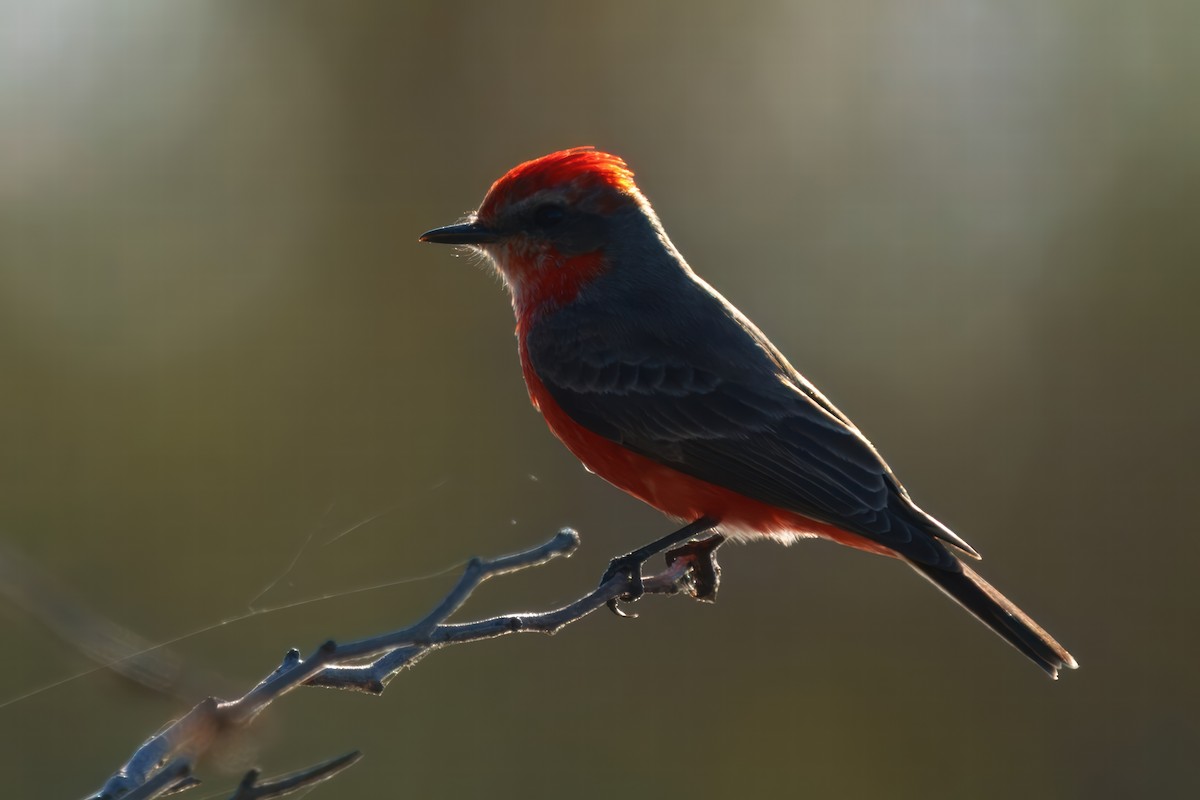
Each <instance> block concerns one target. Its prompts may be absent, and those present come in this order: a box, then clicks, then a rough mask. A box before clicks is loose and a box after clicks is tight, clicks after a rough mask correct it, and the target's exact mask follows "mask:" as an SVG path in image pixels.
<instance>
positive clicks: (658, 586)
mask: <svg viewBox="0 0 1200 800" xmlns="http://www.w3.org/2000/svg"><path fill="white" fill-rule="evenodd" d="M709 541H711V542H713V543H714V546H715V543H716V542H717V541H718V540H717V539H715V538H714V539H711V540H709ZM578 546H579V534H577V533H576V532H575V531H573V530H570V529H564V530H562V531H560V532H559V533H558V534H557V535H556V536H555V537H554V538H553V539H551V540H550V541H548V542H546V543H544V544H542V545H540V546H538V547H534V548H532V549H529V550H525V551H523V552H520V553H514V554H512V555H507V556H501V557H500V558H495V559H491V560H484V559H479V558H475V559H472V560H471V562H470V563H469V564H468V565H467V568H466V569H465V570H464V572H463V574H462V577H460V578H459V580H458V583H457V584H456V585H455V586H454V588H453V589H451V590H450V592H449V593H448V594H447V595H446V596H445V597H444V598H443V599H442V600H441V602H439V603H438V604H437V606H435V607H434V609H433V610H432V611H430V612H429V614H427V615H426V616H425V617H424V618H423V619H421V620H420V621H418V622H417V623H416V624H414V625H410V626H409V627H407V628H402V629H400V630H397V631H393V632H391V633H385V634H381V635H378V636H372V637H369V638H366V639H360V640H358V641H352V642H345V643H342V644H337V643H335V642H333V641H328V642H325V643H324V644H322V645H321V646H319V647H318V648H316V649H315V650H314V651H313V652H312V654H311V655H309V656H307V657H301V655H300V652H299V651H298V650H291V651H289V652H288V653H287V655H285V656H284V658H283V662H282V663H281V664H280V665H279V666H278V667H276V668H275V669H274V670H273V671H272V672H271V673H270V674H269V675H268V676H266V677H265V678H263V679H262V681H260V682H259V683H258V685H257V686H255V687H254V688H253V689H251V690H250V691H249V692H247V693H246V694H245V695H243V696H242V697H240V698H238V699H236V700H218V699H216V698H209V699H207V700H204V701H203V702H201V703H199V704H198V705H197V706H195V707H194V708H193V709H192V710H191V711H189V712H188V713H187V714H185V715H184V716H183V717H181V718H180V719H178V720H176V721H175V722H172V723H171V724H169V725H168V726H167V727H166V728H164V729H163V730H162V731H161V732H159V733H157V734H155V735H154V736H152V737H151V738H150V739H148V740H147V741H146V742H144V743H143V744H142V745H141V746H140V747H138V749H137V750H136V751H134V753H133V755H132V757H130V759H129V760H128V761H127V762H125V764H124V765H123V766H122V767H121V768H120V769H119V770H118V771H117V772H116V773H115V774H113V775H112V777H110V778H109V779H108V781H107V782H106V783H105V784H104V786H103V788H101V789H100V791H99V792H97V793H96V794H94V795H91V800H135V798H137V799H140V798H146V799H148V798H155V797H162V796H164V795H166V794H171V793H174V792H178V791H183V790H185V789H189V788H191V787H192V786H194V785H196V784H197V783H198V781H196V779H195V778H193V777H192V772H193V770H194V767H195V765H196V762H197V761H198V760H199V759H200V758H201V757H203V756H204V754H205V753H206V752H208V750H209V749H210V748H211V747H212V745H213V743H214V742H216V741H217V740H218V739H219V738H221V737H222V736H223V735H225V734H227V733H229V732H230V731H233V730H236V729H240V728H244V727H245V726H247V725H249V724H250V723H251V722H252V721H253V720H254V718H255V717H256V716H258V714H260V713H262V711H263V710H264V709H265V708H266V707H267V706H269V705H270V704H271V703H272V702H274V701H275V700H277V699H278V698H279V697H282V696H283V695H284V694H287V693H288V692H290V691H292V690H293V689H295V688H297V687H299V686H322V687H329V688H337V689H352V690H356V691H361V692H368V693H372V694H379V693H380V692H382V691H383V690H384V687H385V686H386V685H387V683H388V681H389V680H390V679H391V678H392V677H394V676H395V675H396V673H397V672H399V671H400V670H402V669H404V668H405V667H408V666H411V665H413V664H415V663H416V662H417V661H418V660H420V659H421V658H423V657H425V656H426V655H428V654H429V653H431V652H433V651H434V650H439V649H441V648H444V647H448V646H450V645H455V644H465V643H466V642H477V641H480V640H482V639H493V638H496V637H498V636H505V635H508V634H511V633H544V634H554V633H556V632H558V631H559V630H561V629H562V628H563V627H564V626H566V625H569V624H571V623H572V622H576V621H578V620H580V619H582V618H583V617H585V616H587V615H588V614H591V613H592V612H593V611H595V610H596V609H598V608H603V607H604V606H605V605H606V604H608V602H609V601H610V600H613V599H615V598H620V597H622V596H623V595H626V594H628V593H629V592H630V590H631V589H632V588H633V583H634V581H633V579H632V578H631V577H630V576H629V575H625V574H616V575H613V576H612V577H611V578H609V579H608V580H606V581H604V582H603V583H602V584H601V585H600V586H597V587H596V588H595V589H593V590H592V591H590V592H588V593H587V594H585V595H583V596H582V597H580V598H579V599H577V600H575V601H574V602H572V603H569V604H568V605H565V606H563V607H561V608H556V609H552V610H549V611H540V612H529V613H520V614H507V615H503V616H498V617H490V618H488V619H481V620H477V621H474V622H459V623H451V622H447V621H446V620H448V619H449V618H450V617H451V616H452V615H453V614H454V613H455V612H456V611H458V610H459V609H460V608H461V607H462V606H463V604H464V603H465V602H466V601H467V600H468V599H469V598H470V596H471V594H472V593H473V592H474V591H475V589H476V588H478V587H479V585H480V584H481V583H483V582H484V581H486V580H488V579H489V578H493V577H496V576H497V575H506V574H508V573H511V572H516V571H518V570H522V569H527V568H529V567H536V566H540V565H542V564H545V563H547V562H548V561H551V560H553V559H555V558H558V557H560V556H563V557H566V556H570V555H571V554H572V553H573V552H574V551H575V549H576V548H577V547H578ZM714 546H709V547H707V548H705V547H700V548H698V549H694V550H687V549H684V548H681V549H680V550H676V551H673V552H672V554H669V555H668V566H667V567H666V568H665V569H664V570H663V571H662V572H659V573H657V574H654V575H651V576H648V577H644V578H643V579H642V586H643V589H644V592H645V593H646V594H678V593H686V594H689V595H691V596H693V597H696V596H700V597H701V598H705V597H708V596H711V594H712V592H713V591H715V583H714V584H713V585H712V586H711V587H708V586H706V587H705V589H704V590H702V591H701V592H699V593H698V592H697V591H696V587H695V586H694V585H693V583H692V576H693V574H694V573H695V574H700V575H704V576H709V575H711V576H713V577H714V578H715V574H716V562H715V558H714V555H713V550H714ZM705 580H706V581H707V579H705ZM358 757H359V756H358V754H357V753H351V754H349V755H347V756H342V757H341V758H339V759H334V760H333V761H329V762H326V763H325V764H320V765H317V766H314V767H311V768H309V769H305V770H302V771H300V772H296V773H293V774H291V775H287V776H283V777H281V778H276V779H273V780H272V781H270V782H268V783H266V784H259V783H258V772H257V771H253V772H251V773H249V774H248V775H247V776H246V778H245V779H244V780H243V781H242V784H241V786H240V787H239V788H238V790H237V793H235V794H234V795H233V796H232V800H253V799H254V798H264V797H282V796H283V795H285V794H290V793H291V792H294V791H298V790H300V789H304V788H308V787H311V786H313V785H314V784H316V783H319V782H320V781H323V780H326V779H328V778H330V777H332V776H333V775H334V774H336V773H337V772H339V771H341V770H342V769H345V768H346V767H348V766H350V765H351V764H353V763H354V762H355V761H357V760H358Z"/></svg>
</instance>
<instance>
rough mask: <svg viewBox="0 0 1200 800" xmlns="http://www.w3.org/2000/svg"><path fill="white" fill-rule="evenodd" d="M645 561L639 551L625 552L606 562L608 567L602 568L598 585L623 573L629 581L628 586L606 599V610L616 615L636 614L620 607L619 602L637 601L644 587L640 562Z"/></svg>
mask: <svg viewBox="0 0 1200 800" xmlns="http://www.w3.org/2000/svg"><path fill="white" fill-rule="evenodd" d="M644 563H646V558H645V557H644V556H642V555H641V554H640V553H637V552H633V553H627V554H625V555H623V556H620V557H618V558H614V559H613V560H612V561H610V562H608V569H606V570H604V575H603V576H601V578H600V585H601V586H603V585H604V584H606V583H608V582H609V581H610V580H612V579H613V578H615V577H616V576H618V575H624V576H625V578H626V580H627V581H628V583H629V588H628V589H627V590H625V591H624V592H622V593H621V594H619V595H617V596H616V597H610V598H609V599H608V604H607V605H608V610H609V611H611V612H613V613H614V614H616V615H617V616H618V617H628V618H631V619H632V618H634V617H636V616H637V614H630V613H628V612H626V611H625V610H624V609H622V608H621V605H620V604H621V603H634V602H637V600H638V599H639V598H641V596H642V595H643V594H645V591H646V589H645V587H644V586H643V585H642V564H644Z"/></svg>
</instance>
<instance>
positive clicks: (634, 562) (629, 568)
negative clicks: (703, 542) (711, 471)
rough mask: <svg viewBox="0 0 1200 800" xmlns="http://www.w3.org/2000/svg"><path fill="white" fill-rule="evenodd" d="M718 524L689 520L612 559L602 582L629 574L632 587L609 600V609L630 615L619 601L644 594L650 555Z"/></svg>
mask: <svg viewBox="0 0 1200 800" xmlns="http://www.w3.org/2000/svg"><path fill="white" fill-rule="evenodd" d="M716 525H717V520H715V519H713V518H712V517H701V518H700V519H698V520H695V521H694V522H689V523H688V524H687V525H684V526H683V527H682V528H680V529H679V530H677V531H674V532H672V533H668V534H667V535H666V536H664V537H662V538H661V539H656V540H655V541H653V542H651V543H650V544H648V545H646V546H644V547H639V548H638V549H637V550H634V551H633V552H632V553H626V554H625V555H623V556H620V557H618V558H614V559H613V560H612V561H610V562H609V564H608V569H606V570H605V571H604V576H603V577H602V578H600V584H601V585H604V584H605V583H608V581H609V580H610V579H612V578H613V576H615V575H627V576H628V577H629V583H630V588H629V591H628V592H625V593H624V594H622V595H621V596H620V597H614V598H612V599H611V600H609V601H608V608H609V610H610V611H612V612H613V613H614V614H616V615H617V616H620V617H627V616H630V615H629V614H626V613H625V612H624V611H622V610H621V609H620V607H619V606H618V605H617V603H618V602H619V601H620V600H624V601H626V602H633V601H634V600H637V599H638V598H639V597H641V596H642V593H643V589H642V564H645V563H646V561H647V560H648V559H649V558H650V557H652V556H654V555H657V554H658V553H661V552H662V551H664V550H666V549H667V548H669V547H671V546H673V545H677V544H679V543H680V542H686V541H688V540H689V539H691V538H692V537H693V536H698V535H699V534H701V533H704V532H705V531H710V530H712V529H713V528H715V527H716ZM718 544H719V542H718ZM714 546H715V545H714Z"/></svg>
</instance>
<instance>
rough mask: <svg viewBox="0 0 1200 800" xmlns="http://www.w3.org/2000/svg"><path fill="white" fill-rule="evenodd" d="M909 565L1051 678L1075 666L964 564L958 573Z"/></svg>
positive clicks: (1075, 664) (1025, 618) (1037, 626)
mask: <svg viewBox="0 0 1200 800" xmlns="http://www.w3.org/2000/svg"><path fill="white" fill-rule="evenodd" d="M909 564H910V565H911V566H912V568H913V569H915V570H916V571H917V572H919V573H920V574H921V576H922V577H924V578H925V579H926V580H928V581H929V582H930V583H932V584H933V585H934V586H936V587H938V588H939V589H941V590H942V591H943V592H945V593H946V594H948V595H949V596H950V597H951V598H953V599H954V601H955V602H956V603H958V604H959V605H960V606H962V607H963V608H965V609H966V610H967V611H970V612H971V613H972V614H974V615H975V617H976V618H977V619H978V620H979V621H980V622H982V623H983V624H984V625H987V626H988V627H989V628H991V629H992V630H993V631H995V632H996V633H998V634H999V635H1000V637H1001V638H1002V639H1004V641H1006V642H1008V643H1009V644H1011V645H1012V646H1013V647H1015V648H1017V649H1018V650H1020V651H1021V652H1022V653H1024V654H1025V655H1026V656H1028V657H1029V659H1030V660H1031V661H1033V663H1035V664H1037V665H1038V666H1039V667H1041V668H1042V669H1044V670H1045V671H1046V672H1047V673H1048V674H1049V675H1050V677H1051V678H1054V679H1056V680H1057V678H1058V671H1059V670H1060V669H1062V668H1064V667H1066V668H1068V669H1075V668H1076V667H1078V666H1079V665H1078V664H1077V663H1076V662H1075V659H1074V658H1072V657H1071V654H1070V653H1068V652H1067V651H1066V649H1065V648H1064V647H1063V646H1062V645H1061V644H1059V643H1058V642H1056V641H1054V638H1053V637H1052V636H1050V634H1048V633H1046V632H1045V631H1044V630H1042V627H1041V626H1040V625H1038V624H1037V623H1036V622H1034V621H1033V620H1032V619H1030V618H1029V615H1028V614H1026V613H1025V612H1024V611H1022V610H1021V609H1019V608H1017V607H1016V605H1015V604H1014V603H1013V602H1012V601H1011V600H1009V599H1008V598H1007V597H1005V596H1004V595H1002V594H1000V592H998V591H996V590H995V589H994V588H993V587H992V585H991V584H990V583H988V582H987V581H985V580H984V579H983V578H981V577H979V575H977V574H976V573H975V571H974V570H972V569H971V568H970V567H968V566H967V565H966V564H962V563H961V562H960V564H959V566H960V567H961V571H958V572H952V571H949V570H945V569H939V568H938V567H930V566H926V565H924V564H917V563H915V562H912V561H910V562H909Z"/></svg>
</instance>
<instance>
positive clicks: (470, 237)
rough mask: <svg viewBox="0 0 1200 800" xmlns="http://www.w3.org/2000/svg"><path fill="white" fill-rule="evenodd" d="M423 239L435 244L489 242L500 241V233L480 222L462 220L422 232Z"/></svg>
mask: <svg viewBox="0 0 1200 800" xmlns="http://www.w3.org/2000/svg"><path fill="white" fill-rule="evenodd" d="M421 241H422V242H433V243H434V244H488V243H489V242H498V241H500V234H498V233H496V232H495V231H492V230H488V229H487V228H486V227H484V226H483V225H480V224H479V223H478V222H462V223H459V224H458V225H447V226H446V227H444V228H434V229H433V230H431V231H425V232H424V233H422V234H421Z"/></svg>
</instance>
